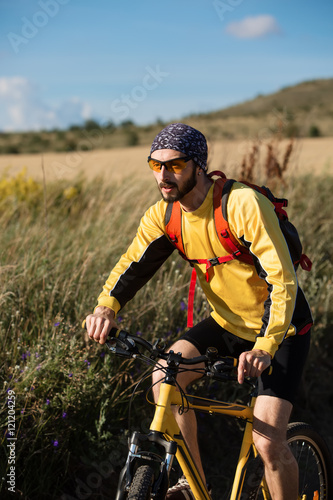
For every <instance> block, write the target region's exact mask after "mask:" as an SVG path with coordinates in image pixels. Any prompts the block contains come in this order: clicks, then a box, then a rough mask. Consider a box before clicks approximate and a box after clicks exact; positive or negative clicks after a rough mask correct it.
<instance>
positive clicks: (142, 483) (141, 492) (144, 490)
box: [127, 465, 154, 500]
mask: <svg viewBox="0 0 333 500" xmlns="http://www.w3.org/2000/svg"><path fill="white" fill-rule="evenodd" d="M153 482H154V471H153V469H152V468H151V467H149V465H141V466H140V467H138V469H137V471H136V472H135V474H134V477H133V480H132V484H131V487H130V489H129V492H128V496H127V499H128V500H150V498H151V488H152V485H153Z"/></svg>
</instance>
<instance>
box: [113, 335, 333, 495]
mask: <svg viewBox="0 0 333 500" xmlns="http://www.w3.org/2000/svg"><path fill="white" fill-rule="evenodd" d="M109 340H110V341H111V343H110V342H109V341H108V342H107V344H106V345H107V346H108V348H109V349H110V350H111V351H112V352H113V353H114V354H116V355H118V356H123V357H127V358H139V359H141V360H144V361H146V362H148V363H149V364H152V365H153V366H154V367H155V369H161V370H163V372H164V377H163V381H162V383H161V386H160V394H159V399H158V402H157V403H156V405H155V414H154V417H153V420H152V422H151V425H150V430H149V432H148V433H140V432H136V431H135V432H134V433H133V435H132V437H131V439H130V443H129V452H128V456H127V460H126V463H125V466H124V467H123V469H122V471H121V473H120V477H119V484H118V490H117V495H116V500H125V499H126V500H149V499H154V500H163V499H165V497H166V492H167V489H168V487H169V477H170V472H171V469H172V464H173V460H174V457H176V459H177V461H178V463H179V465H180V467H181V469H182V471H183V474H184V475H185V477H186V479H187V480H188V483H189V485H190V487H191V490H192V492H193V494H194V496H195V498H196V499H197V500H210V499H211V497H210V494H209V492H208V489H207V486H206V484H204V482H203V481H202V479H201V476H200V474H199V472H198V470H197V468H196V464H195V463H194V461H193V459H192V457H191V454H190V452H189V450H188V448H187V446H186V443H185V441H184V439H183V437H182V435H181V432H180V430H179V427H178V425H177V423H176V420H175V418H174V413H173V411H172V406H174V405H176V406H178V408H179V411H192V410H199V411H204V412H209V413H211V414H222V415H229V416H231V417H235V418H238V419H242V420H244V421H245V429H244V434H243V440H242V445H241V449H240V452H239V458H238V463H237V466H236V471H235V476H234V481H233V486H232V491H231V495H230V500H246V499H248V500H252V499H253V500H256V499H263V500H270V499H271V496H270V494H269V491H268V488H267V485H266V483H265V477H264V468H263V464H262V461H261V459H260V456H259V455H258V453H257V451H256V448H255V446H254V444H253V440H252V421H253V408H254V403H255V395H252V397H251V401H250V403H249V404H248V405H243V404H239V403H229V402H223V401H216V400H212V399H206V398H202V397H196V396H193V395H188V394H185V393H184V392H183V391H182V390H181V388H180V387H178V385H177V379H176V377H177V374H178V373H179V372H180V371H182V370H186V369H187V368H186V365H195V364H199V363H202V362H204V363H205V370H204V371H203V372H202V374H203V375H204V376H207V377H211V378H213V379H215V380H220V381H229V380H236V377H235V373H234V372H235V366H236V364H237V360H236V359H235V358H230V357H220V356H218V355H217V350H216V349H215V348H209V349H208V350H207V353H206V355H203V356H197V357H195V358H191V359H189V358H183V357H182V355H181V353H175V352H173V351H167V350H166V349H165V346H164V345H161V344H159V343H158V342H155V343H154V344H151V343H150V342H148V341H146V340H144V339H142V338H141V337H138V336H136V335H131V334H129V333H127V332H125V331H124V330H116V329H112V330H111V333H110V337H109ZM139 347H140V349H139ZM142 347H143V348H144V349H145V350H147V351H148V352H149V356H147V355H144V354H143V353H142ZM158 359H164V360H166V361H167V366H166V367H165V368H162V367H161V366H160V365H159V363H158ZM192 369H193V368H192ZM287 440H288V443H289V445H290V447H291V450H292V452H293V454H294V456H295V458H296V460H297V462H298V466H299V497H298V498H299V500H330V499H331V498H332V492H333V489H332V487H333V485H332V481H333V472H332V470H333V469H332V463H331V458H330V454H329V451H328V448H327V446H326V444H325V441H324V440H323V438H322V437H321V436H320V435H319V434H318V433H317V432H316V431H315V430H314V429H313V428H312V427H311V426H309V425H308V424H306V423H303V422H297V423H292V424H289V427H288V433H287ZM151 445H153V446H154V449H155V448H156V449H157V450H158V453H156V452H155V451H151V450H150V449H149V448H150V447H151Z"/></svg>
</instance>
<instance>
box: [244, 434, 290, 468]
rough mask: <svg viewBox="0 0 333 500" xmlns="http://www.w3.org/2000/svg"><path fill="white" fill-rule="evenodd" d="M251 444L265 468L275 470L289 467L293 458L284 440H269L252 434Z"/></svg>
mask: <svg viewBox="0 0 333 500" xmlns="http://www.w3.org/2000/svg"><path fill="white" fill-rule="evenodd" d="M253 442H254V444H255V447H256V449H257V451H258V453H259V455H260V456H261V458H262V460H263V462H264V464H265V466H267V467H269V468H271V469H274V470H277V469H279V470H280V469H283V468H285V467H290V466H291V464H292V463H293V462H294V460H295V459H294V456H293V454H292V453H291V451H290V448H289V445H288V443H287V441H286V440H284V439H282V440H279V439H275V438H274V439H271V438H268V437H267V436H263V435H260V434H258V433H256V432H254V433H253Z"/></svg>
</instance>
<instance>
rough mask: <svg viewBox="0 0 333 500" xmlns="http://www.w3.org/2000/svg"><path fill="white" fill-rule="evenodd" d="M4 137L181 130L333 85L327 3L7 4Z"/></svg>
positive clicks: (1, 43) (110, 0)
mask: <svg viewBox="0 0 333 500" xmlns="http://www.w3.org/2000/svg"><path fill="white" fill-rule="evenodd" d="M0 13H1V17H0V68H1V70H0V130H31V129H36V130H38V129H40V128H54V127H59V128H63V127H67V126H69V125H71V124H73V123H80V122H81V123H82V122H83V121H84V120H85V119H88V118H94V119H97V120H98V121H100V122H101V123H105V122H107V121H113V122H115V123H120V122H121V121H123V120H128V119H130V120H133V121H135V122H136V123H138V124H147V123H151V122H153V121H155V120H156V119H157V118H160V119H163V120H166V121H168V120H174V119H180V118H181V117H183V116H185V115H187V114H190V113H198V112H205V111H211V110H217V109H221V108H224V107H227V106H229V105H231V104H235V103H239V102H242V101H244V100H247V99H251V98H253V97H255V96H256V95H257V94H259V93H261V94H268V93H271V92H275V91H277V90H279V89H280V88H282V87H284V86H288V85H293V84H296V83H299V82H301V81H304V80H310V79H315V78H331V77H333V50H332V49H333V29H332V19H333V2H331V0H317V1H316V2H315V1H306V0H292V1H290V0H178V1H177V0H168V1H164V2H159V1H158V0H155V1H154V0H140V1H135V0H132V1H130V0H123V1H121V0H117V1H114V0H36V1H35V0H0Z"/></svg>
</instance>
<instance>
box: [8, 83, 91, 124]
mask: <svg viewBox="0 0 333 500" xmlns="http://www.w3.org/2000/svg"><path fill="white" fill-rule="evenodd" d="M89 116H90V108H89V106H88V105H87V104H86V103H84V102H82V101H81V100H80V99H78V98H77V97H72V98H70V99H68V100H66V101H63V102H62V103H61V104H59V105H58V106H50V105H49V104H47V103H46V102H44V101H43V98H42V96H41V92H40V89H39V88H38V86H37V85H36V84H34V83H32V82H30V81H29V80H28V79H26V78H23V77H7V78H6V77H3V78H0V130H4V131H15V130H20V131H21V130H40V129H42V128H44V129H50V128H55V127H59V128H65V127H68V126H69V125H72V124H74V123H82V121H83V120H85V119H87V118H89Z"/></svg>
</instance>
